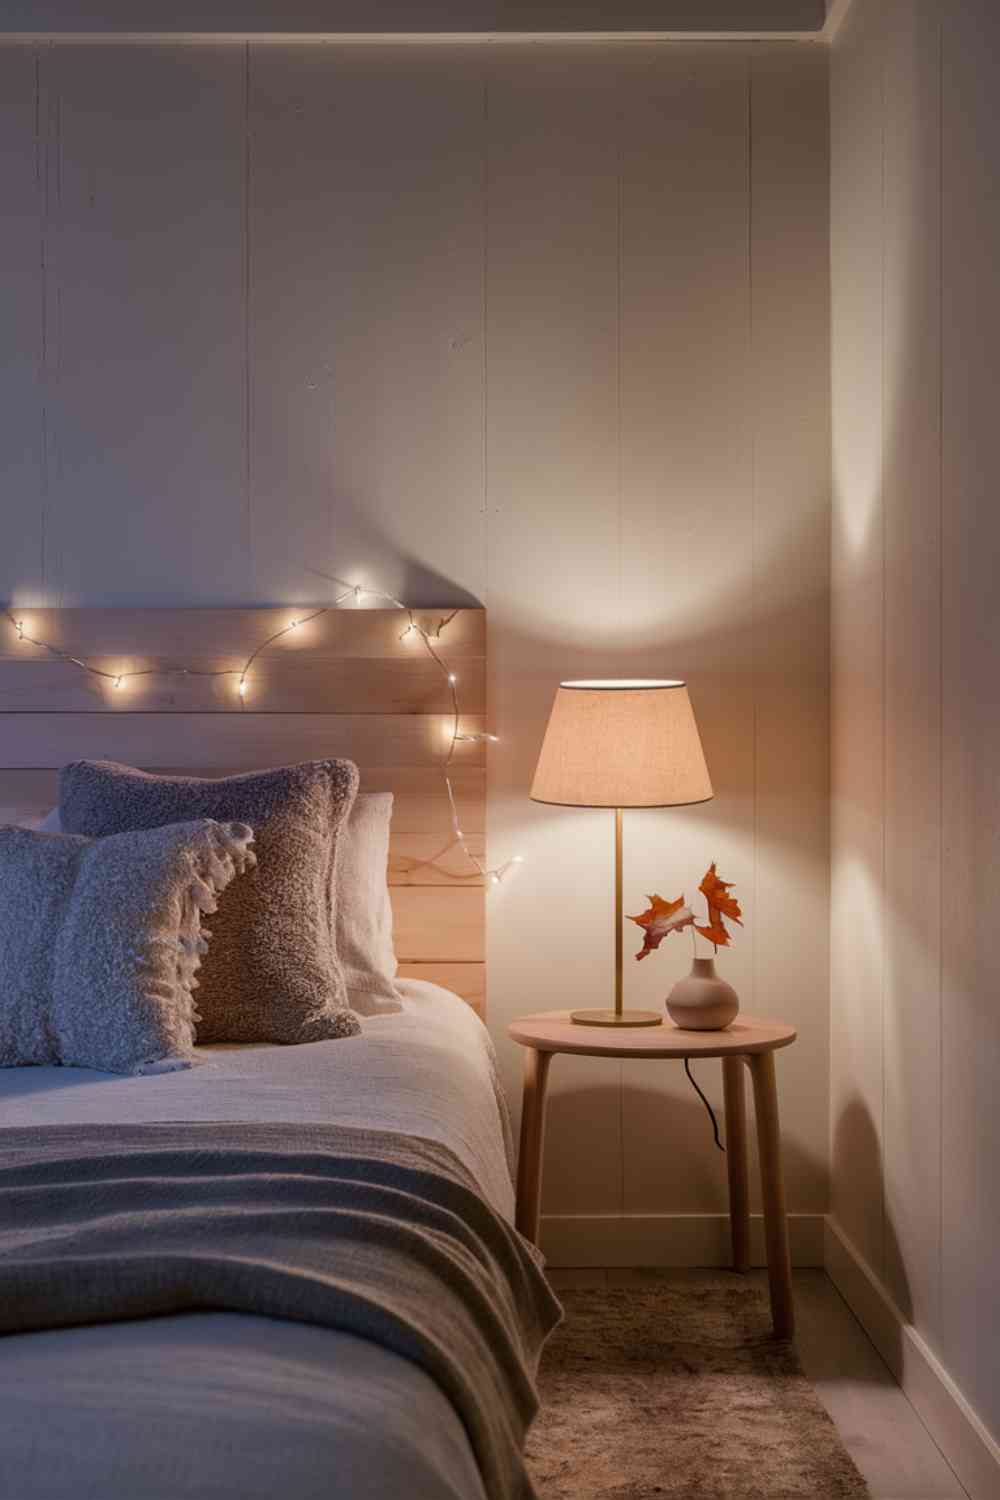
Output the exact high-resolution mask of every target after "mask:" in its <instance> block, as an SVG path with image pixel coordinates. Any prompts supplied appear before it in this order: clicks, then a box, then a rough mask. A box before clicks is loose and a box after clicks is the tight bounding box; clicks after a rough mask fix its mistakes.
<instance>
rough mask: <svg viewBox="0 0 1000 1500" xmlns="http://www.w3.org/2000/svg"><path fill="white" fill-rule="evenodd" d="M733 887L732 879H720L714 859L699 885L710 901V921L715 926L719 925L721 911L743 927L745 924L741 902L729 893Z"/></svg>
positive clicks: (706, 898)
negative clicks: (718, 915)
mask: <svg viewBox="0 0 1000 1500" xmlns="http://www.w3.org/2000/svg"><path fill="white" fill-rule="evenodd" d="M732 888H733V882H732V881H731V880H720V879H719V877H718V875H717V874H716V873H715V861H714V860H713V861H712V863H711V864H710V865H709V867H708V869H707V870H706V872H705V878H704V880H703V881H702V882H701V885H700V886H699V887H698V889H699V891H701V893H702V895H703V896H704V897H705V900H706V901H707V902H708V915H709V921H710V922H711V923H712V925H713V926H714V925H717V923H718V917H717V915H716V914H717V913H720V912H721V914H722V915H723V916H724V917H728V918H729V919H730V921H732V922H738V923H739V925H740V926H741V927H742V926H743V923H742V921H741V920H740V919H741V917H742V915H743V913H742V912H741V910H740V903H739V902H738V901H737V900H736V898H735V896H730V895H729V892H730V891H731V890H732Z"/></svg>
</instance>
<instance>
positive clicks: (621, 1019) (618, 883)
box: [570, 807, 663, 1026]
mask: <svg viewBox="0 0 1000 1500" xmlns="http://www.w3.org/2000/svg"><path fill="white" fill-rule="evenodd" d="M622 862H623V861H622V810H621V808H620V807H616V808H615V1008H614V1010H574V1011H570V1020H571V1021H575V1022H576V1024H577V1025H578V1026H659V1025H661V1023H662V1021H663V1017H662V1016H661V1015H660V1013H659V1012H658V1011H655V1010H625V1008H624V1006H623V1004H622V990H623V985H622V952H623V948H624V944H625V934H624V932H623V927H624V925H625V905H624V901H623V900H622Z"/></svg>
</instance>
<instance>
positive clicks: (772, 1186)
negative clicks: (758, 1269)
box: [747, 1052, 795, 1338]
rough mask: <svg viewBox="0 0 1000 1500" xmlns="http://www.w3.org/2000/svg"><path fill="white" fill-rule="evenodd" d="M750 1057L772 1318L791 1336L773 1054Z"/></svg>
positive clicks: (781, 1334) (779, 1333)
mask: <svg viewBox="0 0 1000 1500" xmlns="http://www.w3.org/2000/svg"><path fill="white" fill-rule="evenodd" d="M747 1061H748V1063H749V1064H750V1074H751V1077H752V1078H753V1094H754V1105H755V1108H756V1113H757V1149H758V1152H759V1153H760V1185H761V1193H762V1196H763V1199H764V1234H765V1238H766V1240H767V1274H768V1279H769V1281H770V1284H771V1318H772V1321H773V1323H774V1331H775V1333H776V1334H777V1336H778V1338H791V1336H792V1333H793V1332H794V1328H795V1311H794V1307H793V1303H792V1267H791V1261H790V1259H789V1255H788V1224H787V1221H786V1218H785V1185H784V1182H783V1180H782V1176H781V1137H780V1134H779V1131H778V1090H777V1087H776V1086H775V1080H774V1054H773V1053H772V1052H755V1053H753V1054H752V1055H751V1056H750V1057H748V1059H747Z"/></svg>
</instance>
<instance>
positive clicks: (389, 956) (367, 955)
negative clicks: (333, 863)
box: [334, 792, 403, 1016]
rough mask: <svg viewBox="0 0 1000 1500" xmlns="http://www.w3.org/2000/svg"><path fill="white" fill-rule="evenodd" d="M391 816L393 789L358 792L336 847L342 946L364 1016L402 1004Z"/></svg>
mask: <svg viewBox="0 0 1000 1500" xmlns="http://www.w3.org/2000/svg"><path fill="white" fill-rule="evenodd" d="M391 818H392V793H391V792H359V793H358V795H357V798H356V799H355V802H354V806H353V807H352V808H351V815H350V817H349V818H348V820H347V822H346V824H345V826H344V831H343V834H342V836H341V842H340V848H339V850H338V853H337V860H338V864H337V879H338V889H339V899H338V901H337V905H336V909H335V912H334V919H335V931H336V935H337V952H338V954H339V955H340V961H341V963H342V964H343V966H344V979H345V981H346V984H347V993H348V996H349V997H350V1002H351V1006H352V1007H353V1009H354V1010H356V1011H357V1012H358V1014H359V1015H362V1016H385V1015H393V1014H395V1012H396V1011H400V1010H402V1009H403V1006H402V1002H401V1000H400V997H399V991H398V990H397V989H396V986H395V985H394V984H393V982H392V981H393V978H394V977H395V974H396V954H395V952H394V950H393V946H392V905H391V903H390V901H389V883H388V879H387V869H388V865H389V822H390V819H391Z"/></svg>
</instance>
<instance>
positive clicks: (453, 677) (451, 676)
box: [448, 672, 458, 687]
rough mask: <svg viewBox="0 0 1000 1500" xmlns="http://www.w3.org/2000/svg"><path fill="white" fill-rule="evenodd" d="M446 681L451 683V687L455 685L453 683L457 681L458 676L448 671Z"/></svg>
mask: <svg viewBox="0 0 1000 1500" xmlns="http://www.w3.org/2000/svg"><path fill="white" fill-rule="evenodd" d="M448 681H449V682H450V683H451V685H452V687H454V686H455V683H456V682H457V681H458V678H457V677H456V676H455V674H454V672H449V673H448Z"/></svg>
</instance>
